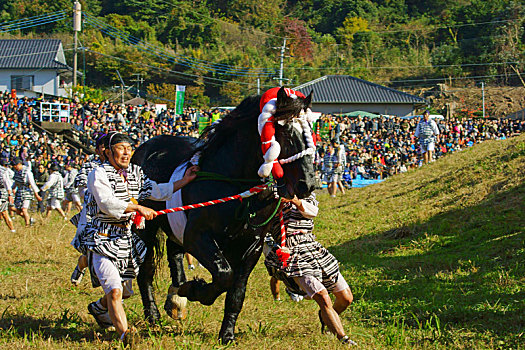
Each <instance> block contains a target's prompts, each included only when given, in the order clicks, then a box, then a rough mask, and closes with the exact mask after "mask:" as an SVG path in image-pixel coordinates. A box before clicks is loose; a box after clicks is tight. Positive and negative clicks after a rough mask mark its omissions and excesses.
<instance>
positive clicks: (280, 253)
mask: <svg viewBox="0 0 525 350" xmlns="http://www.w3.org/2000/svg"><path fill="white" fill-rule="evenodd" d="M277 257H278V258H279V261H280V262H282V263H283V267H287V266H288V259H290V249H288V248H287V247H281V248H279V249H277Z"/></svg>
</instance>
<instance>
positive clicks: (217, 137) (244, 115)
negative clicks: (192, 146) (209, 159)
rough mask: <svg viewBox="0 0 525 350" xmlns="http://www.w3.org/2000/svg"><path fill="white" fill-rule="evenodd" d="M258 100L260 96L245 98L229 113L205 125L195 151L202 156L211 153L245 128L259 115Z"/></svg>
mask: <svg viewBox="0 0 525 350" xmlns="http://www.w3.org/2000/svg"><path fill="white" fill-rule="evenodd" d="M259 100H260V96H249V97H247V98H245V99H244V100H243V101H242V102H241V103H240V104H239V105H238V106H237V107H236V108H235V109H234V110H232V111H231V112H230V114H228V115H226V116H224V117H223V118H222V119H221V120H220V121H219V122H216V123H213V124H211V125H210V126H208V127H206V129H204V131H203V132H202V134H201V136H200V137H199V140H198V141H199V143H200V144H201V146H199V147H198V148H197V151H200V152H202V155H203V156H204V155H208V154H210V153H213V152H215V151H216V150H217V149H219V148H220V146H221V145H222V144H224V142H225V141H227V140H228V139H229V138H231V136H232V135H234V134H235V133H237V132H238V131H239V130H247V129H246V128H247V127H248V125H249V124H250V122H252V121H253V119H256V118H257V117H258V115H259Z"/></svg>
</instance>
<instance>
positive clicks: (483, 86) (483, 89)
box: [481, 81, 485, 118]
mask: <svg viewBox="0 0 525 350" xmlns="http://www.w3.org/2000/svg"><path fill="white" fill-rule="evenodd" d="M481 99H482V102H483V118H485V82H483V81H482V82H481Z"/></svg>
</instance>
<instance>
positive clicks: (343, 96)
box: [294, 75, 427, 104]
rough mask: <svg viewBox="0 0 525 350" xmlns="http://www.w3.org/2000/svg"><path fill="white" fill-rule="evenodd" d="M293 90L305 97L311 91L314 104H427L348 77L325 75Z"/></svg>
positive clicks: (383, 87) (404, 94)
mask: <svg viewBox="0 0 525 350" xmlns="http://www.w3.org/2000/svg"><path fill="white" fill-rule="evenodd" d="M294 90H298V91H300V92H302V93H303V94H305V95H307V94H309V93H310V91H312V90H313V91H314V95H313V101H312V102H314V103H407V104H426V103H427V101H426V100H425V99H423V98H421V97H417V96H414V95H410V94H407V93H405V92H402V91H398V90H394V89H391V88H389V87H386V86H382V85H379V84H375V83H371V82H369V81H366V80H363V79H358V78H355V77H352V76H349V75H325V76H324V77H321V78H318V79H315V80H312V81H310V82H308V83H306V84H303V85H300V86H298V87H296V88H294Z"/></svg>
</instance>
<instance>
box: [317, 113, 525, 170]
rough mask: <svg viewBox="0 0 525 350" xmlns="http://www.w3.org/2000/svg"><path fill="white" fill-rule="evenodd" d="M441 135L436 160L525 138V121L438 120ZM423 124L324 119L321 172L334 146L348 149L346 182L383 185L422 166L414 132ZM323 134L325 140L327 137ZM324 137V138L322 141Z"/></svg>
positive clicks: (415, 120) (381, 119)
mask: <svg viewBox="0 0 525 350" xmlns="http://www.w3.org/2000/svg"><path fill="white" fill-rule="evenodd" d="M434 120H435V122H436V123H437V125H438V127H439V130H440V135H439V138H438V141H437V142H436V149H435V158H439V157H442V156H444V155H446V154H449V153H452V152H456V151H460V150H462V149H465V148H467V147H471V146H472V145H474V144H476V143H480V142H482V141H485V140H493V139H506V138H508V137H511V136H515V135H517V134H519V133H521V132H525V121H523V120H521V121H520V120H509V119H504V118H499V119H483V118H476V119H474V118H464V119H459V118H450V119H445V118H435V119H434ZM418 121H419V118H411V119H403V118H399V117H390V116H380V117H377V118H369V117H361V116H358V117H356V118H348V117H342V116H334V115H322V116H321V118H320V119H319V121H318V125H317V128H316V130H319V131H318V136H321V139H322V141H321V142H318V149H317V153H318V154H317V157H316V159H317V164H318V169H320V171H322V169H323V168H324V166H323V161H324V159H325V157H324V155H325V153H326V152H327V150H328V148H329V144H330V143H331V141H336V142H337V143H338V144H339V145H340V147H341V146H342V147H344V151H345V154H346V157H345V159H344V160H342V162H343V164H342V166H343V168H344V169H343V171H344V173H345V174H347V179H348V180H349V179H350V178H351V179H355V178H362V179H384V178H386V177H388V176H391V175H394V174H397V173H402V172H406V171H408V170H410V169H412V168H416V167H418V166H420V165H421V157H420V153H419V144H418V140H417V138H416V137H415V136H414V132H415V129H416V126H417V123H418ZM323 131H324V135H323ZM322 136H324V137H322Z"/></svg>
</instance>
